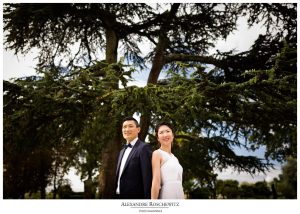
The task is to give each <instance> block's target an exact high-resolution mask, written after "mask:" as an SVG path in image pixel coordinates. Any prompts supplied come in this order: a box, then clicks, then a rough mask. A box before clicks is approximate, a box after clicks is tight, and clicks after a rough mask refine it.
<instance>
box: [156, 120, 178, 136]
mask: <svg viewBox="0 0 300 214" xmlns="http://www.w3.org/2000/svg"><path fill="white" fill-rule="evenodd" d="M161 126H168V127H169V128H170V129H171V130H172V133H173V135H175V129H174V127H173V125H172V124H171V123H168V122H160V123H158V124H157V125H156V126H155V136H156V138H157V137H158V129H159V128H160V127H161Z"/></svg>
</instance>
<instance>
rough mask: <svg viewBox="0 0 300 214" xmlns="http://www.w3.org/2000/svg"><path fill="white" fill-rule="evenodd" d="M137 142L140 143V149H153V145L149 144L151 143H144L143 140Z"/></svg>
mask: <svg viewBox="0 0 300 214" xmlns="http://www.w3.org/2000/svg"><path fill="white" fill-rule="evenodd" d="M137 142H139V147H140V148H145V147H146V148H151V145H150V144H149V143H145V142H144V141H142V140H140V139H138V141H137Z"/></svg>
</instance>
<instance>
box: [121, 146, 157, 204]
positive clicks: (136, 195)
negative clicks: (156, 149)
mask: <svg viewBox="0 0 300 214" xmlns="http://www.w3.org/2000/svg"><path fill="white" fill-rule="evenodd" d="M124 152H125V148H123V149H122V150H121V151H120V154H119V158H118V165H117V173H116V188H117V183H118V176H119V171H120V165H121V161H122V157H123V155H124ZM151 157H152V149H151V146H150V145H149V144H146V143H144V142H142V141H140V140H137V141H136V143H135V145H134V146H133V147H132V150H131V152H130V154H129V156H128V159H127V161H126V163H125V165H124V169H123V173H122V175H121V178H120V195H119V198H120V199H150V198H151V183H152V165H151ZM116 188H115V189H116Z"/></svg>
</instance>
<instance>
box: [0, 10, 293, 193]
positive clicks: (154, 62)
mask: <svg viewBox="0 0 300 214" xmlns="http://www.w3.org/2000/svg"><path fill="white" fill-rule="evenodd" d="M243 16H245V17H246V18H247V20H248V24H249V26H252V25H253V24H254V23H263V25H264V26H265V27H266V32H264V33H263V34H262V35H260V36H259V37H258V38H257V40H256V42H255V44H254V45H253V46H252V47H251V48H250V49H249V51H246V52H243V53H238V54H235V53H234V52H227V53H220V52H218V53H217V54H214V55H209V50H210V49H211V48H213V47H214V46H215V42H216V40H217V39H219V38H223V39H225V38H226V37H227V36H228V35H229V34H230V33H231V32H233V31H234V30H236V28H237V20H238V18H239V17H243ZM296 20H297V13H296V4H163V5H161V4H157V5H156V7H152V6H149V5H146V4H5V5H4V30H5V32H6V38H5V44H6V48H8V49H12V50H15V53H27V52H28V51H30V50H31V49H32V48H38V49H39V50H40V55H39V65H38V67H37V69H38V70H39V71H40V72H42V71H43V72H44V73H47V75H48V76H50V77H51V78H50V82H51V83H53V82H54V85H55V87H57V91H54V92H53V93H52V94H50V95H49V96H51V97H52V98H55V99H57V100H66V99H67V100H68V101H69V102H70V103H77V105H81V106H82V112H81V113H80V114H79V115H78V117H79V118H80V119H81V120H82V121H84V122H85V126H83V127H81V126H79V125H78V124H76V125H75V126H74V129H75V127H76V130H77V128H79V129H78V130H80V131H79V132H77V133H81V134H79V135H76V136H75V135H73V137H74V145H76V146H77V147H78V144H80V146H79V148H81V151H82V152H81V153H80V154H81V156H84V157H85V158H84V161H83V162H84V163H85V161H88V162H89V163H88V164H85V165H84V167H83V168H81V169H82V170H83V171H85V174H86V175H87V177H88V178H89V179H91V177H92V176H93V173H92V172H93V170H92V169H93V167H97V166H99V167H100V181H99V185H100V192H101V197H102V198H111V196H112V194H113V191H114V173H115V171H114V166H115V165H116V160H117V154H118V151H119V149H120V146H121V144H120V142H121V136H120V120H121V118H122V117H123V116H125V115H128V114H133V113H134V112H138V113H140V114H141V125H142V132H141V134H140V137H141V139H143V140H144V139H145V138H146V136H147V135H149V136H150V138H151V134H152V133H153V124H154V123H155V122H156V121H157V120H160V119H162V118H165V119H169V120H172V121H173V123H174V124H175V125H176V127H177V129H178V131H179V133H180V135H179V136H178V141H177V143H176V145H175V146H174V151H175V152H178V156H180V160H181V161H182V163H183V165H184V168H185V169H186V170H185V175H186V177H187V178H188V179H192V178H194V179H200V180H201V179H203V178H205V179H204V180H206V181H205V182H204V181H203V182H204V184H203V185H208V186H211V184H210V182H211V181H213V180H214V179H215V175H213V174H212V173H211V172H212V171H213V168H214V167H219V168H223V167H226V166H234V167H236V168H237V169H238V170H245V171H247V172H249V173H254V172H255V171H257V170H258V171H263V170H265V169H266V167H267V166H268V163H266V162H264V160H260V159H258V158H256V157H250V156H249V157H243V156H238V155H236V154H235V153H234V152H233V147H235V146H242V147H245V148H246V149H252V150H255V149H257V148H259V147H260V146H262V145H266V146H267V153H266V158H274V159H278V160H285V158H286V156H287V155H294V156H295V152H296V148H295V147H296V143H295V142H296V139H295V136H296V131H295V130H296V121H295V115H296V110H295V109H296V96H295V95H296V61H295V59H296V58H295V54H296V53H295V50H296V48H295V44H296V40H297V39H296ZM145 43H147V44H149V45H148V46H149V47H150V50H149V51H148V52H147V53H146V54H147V55H146V56H144V55H143V53H142V51H141V48H142V45H143V44H145ZM284 44H286V45H285V46H284ZM120 47H122V49H120ZM280 51H281V55H280V56H279V58H278V57H277V58H276V55H277V54H279V53H280ZM120 56H121V57H124V58H125V59H126V62H127V64H130V66H131V67H133V68H136V69H138V68H142V69H141V70H142V71H141V72H144V71H143V70H145V68H146V67H147V66H148V67H149V65H150V69H149V70H150V73H149V76H148V81H147V86H145V87H143V88H137V87H128V86H127V85H126V82H127V79H126V78H127V77H128V76H129V77H130V75H131V73H132V70H128V69H127V66H124V65H123V64H122V62H121V63H117V61H118V58H120ZM280 57H281V58H280ZM254 62H255V63H254ZM207 65H210V66H209V67H213V68H211V69H209V68H206V66H207ZM164 72H167V73H168V74H169V77H170V78H169V79H166V80H164V81H158V80H159V79H158V78H159V75H160V74H162V73H164ZM45 78H46V77H45ZM45 78H43V80H45ZM44 82H47V81H44ZM48 82H49V80H48ZM119 82H121V83H122V88H119ZM288 86H290V88H289V87H288ZM48 87H49V85H48ZM51 87H53V85H51ZM78 102H79V103H78ZM275 103H276V104H279V105H278V107H276V108H275V107H274V104H275ZM285 107H287V108H289V111H288V112H287V111H285V109H284V108H285ZM67 108H69V107H67ZM79 112H80V111H79ZM95 127H97V128H95ZM99 127H101V128H102V130H103V129H104V130H105V133H99V136H98V138H97V137H96V136H97V135H96V134H95V131H100V132H101V130H100V129H99ZM7 130H8V129H5V131H7ZM73 131H74V130H73ZM64 135H65V134H61V136H62V137H64ZM278 136H279V138H278ZM284 136H285V137H284ZM100 141H101V142H100ZM273 141H274V142H276V143H274V144H272V142H273ZM78 142H80V143H78ZM97 143H98V144H99V145H101V146H97ZM100 151H101V154H100V153H99V152H100ZM179 151H181V153H180V154H179ZM191 151H194V152H191ZM93 152H95V153H93ZM97 153H98V155H99V157H100V158H101V160H100V161H97V158H96V159H95V156H97ZM84 154H85V155H84ZM199 155H201V156H200V157H201V162H203V163H205V164H200V163H201V162H200V161H199ZM5 156H6V155H5ZM202 158H203V159H202ZM197 160H198V161H199V162H198V163H199V164H191V163H195V161H196V162H197ZM89 164H91V165H89ZM81 166H83V165H81ZM79 168H80V167H79ZM205 183H206V184H205ZM212 185H213V184H212Z"/></svg>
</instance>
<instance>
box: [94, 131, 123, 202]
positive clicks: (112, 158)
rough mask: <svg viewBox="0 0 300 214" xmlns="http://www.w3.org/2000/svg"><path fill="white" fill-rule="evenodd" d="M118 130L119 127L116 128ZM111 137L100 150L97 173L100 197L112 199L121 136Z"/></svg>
mask: <svg viewBox="0 0 300 214" xmlns="http://www.w3.org/2000/svg"><path fill="white" fill-rule="evenodd" d="M116 131H119V129H116ZM117 136H118V137H116V138H114V139H112V140H111V141H109V142H108V143H107V146H106V147H105V148H104V149H103V150H102V164H101V166H100V173H99V190H100V198H103V199H112V198H113V195H114V193H115V191H116V189H115V188H116V187H115V182H116V180H115V178H116V167H117V161H118V160H117V159H118V154H119V152H120V149H121V137H120V135H117Z"/></svg>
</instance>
